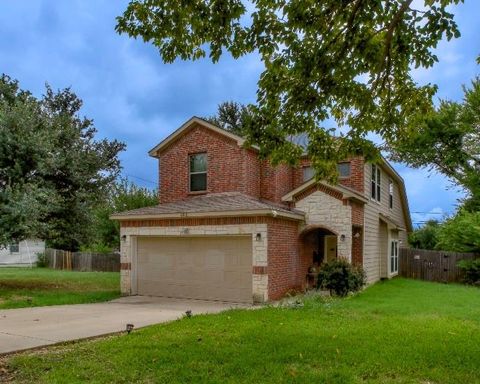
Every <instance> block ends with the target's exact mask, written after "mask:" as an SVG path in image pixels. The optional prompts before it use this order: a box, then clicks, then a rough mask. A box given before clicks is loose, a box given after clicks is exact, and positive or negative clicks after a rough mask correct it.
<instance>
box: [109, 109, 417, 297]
mask: <svg viewBox="0 0 480 384" xmlns="http://www.w3.org/2000/svg"><path fill="white" fill-rule="evenodd" d="M243 144H244V139H243V138H241V137H239V136H236V135H234V134H232V133H230V132H227V131H225V130H223V129H220V128H218V127H216V126H214V125H212V124H210V123H208V122H206V121H204V120H202V119H199V118H196V117H194V118H192V119H190V120H189V121H187V122H186V123H185V124H184V125H182V126H181V127H180V128H179V129H177V130H176V131H175V132H173V133H172V134H171V135H170V136H168V137H167V138H166V139H165V140H163V141H162V142H161V143H160V144H158V145H157V146H156V147H155V148H153V149H152V150H151V151H150V152H149V154H150V156H152V157H155V158H157V159H158V160H159V180H160V185H159V202H160V204H159V205H158V206H154V207H147V208H141V209H137V210H133V211H128V212H123V213H118V214H115V215H113V216H112V218H113V219H116V220H119V221H120V225H121V288H122V292H123V293H124V294H141V295H153V296H155V295H157V296H170V297H182V298H195V299H213V300H224V301H242V302H252V301H254V302H264V301H268V300H275V299H278V298H280V297H282V296H283V295H285V294H286V293H288V292H289V291H292V290H296V289H302V288H303V287H304V286H305V281H306V274H307V272H308V268H309V267H310V266H312V265H313V264H314V263H316V264H320V263H322V262H323V261H327V260H331V259H334V258H337V257H344V258H347V259H348V260H350V261H352V262H353V263H356V264H361V265H363V267H364V268H365V270H366V273H367V276H368V281H369V282H374V281H377V280H379V279H381V278H389V277H391V276H394V275H396V274H397V271H398V248H399V247H400V246H402V245H403V246H406V244H407V233H408V232H409V231H411V228H412V226H411V221H410V216H409V210H408V203H407V197H406V193H405V187H404V183H403V180H402V178H401V177H400V176H399V175H398V173H397V172H395V170H394V169H393V168H392V167H391V166H390V165H389V164H388V163H387V162H386V161H385V160H382V161H381V162H380V163H379V164H373V165H372V164H367V163H364V161H363V159H362V158H361V157H357V158H352V159H350V160H348V161H345V162H342V163H341V164H339V172H340V180H339V184H338V185H335V186H333V185H329V184H327V183H324V182H316V181H315V179H313V178H312V177H313V171H312V168H311V167H310V164H309V160H308V158H303V159H302V160H301V165H300V166H298V167H295V168H294V167H290V166H287V165H280V166H277V167H272V166H271V165H270V164H269V162H268V161H266V160H262V159H260V158H259V156H258V152H257V150H256V149H255V148H250V149H247V148H244V147H243Z"/></svg>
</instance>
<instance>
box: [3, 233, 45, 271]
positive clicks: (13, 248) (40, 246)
mask: <svg viewBox="0 0 480 384" xmlns="http://www.w3.org/2000/svg"><path fill="white" fill-rule="evenodd" d="M42 252H45V242H44V241H43V240H38V239H28V240H22V241H19V242H18V243H12V244H10V245H9V246H7V247H6V248H0V265H30V264H34V263H35V262H36V261H37V253H42Z"/></svg>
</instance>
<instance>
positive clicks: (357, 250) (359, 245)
mask: <svg viewBox="0 0 480 384" xmlns="http://www.w3.org/2000/svg"><path fill="white" fill-rule="evenodd" d="M350 205H351V207H352V236H353V238H352V264H358V265H363V224H364V206H363V204H359V203H355V202H353V201H352V202H350ZM356 233H358V234H359V236H357V237H355V234H356Z"/></svg>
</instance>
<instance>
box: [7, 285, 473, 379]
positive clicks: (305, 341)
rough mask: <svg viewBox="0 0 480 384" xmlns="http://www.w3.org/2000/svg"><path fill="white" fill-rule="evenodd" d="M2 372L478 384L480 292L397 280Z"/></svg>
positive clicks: (59, 353) (49, 353) (80, 346)
mask: <svg viewBox="0 0 480 384" xmlns="http://www.w3.org/2000/svg"><path fill="white" fill-rule="evenodd" d="M3 363H4V369H6V371H7V372H8V373H7V375H11V376H10V377H12V379H13V380H14V381H16V382H25V383H30V382H35V383H60V382H61V383H65V382H68V383H75V382H95V383H167V382H168V383H198V382H203V383H333V384H334V383H421V384H427V383H431V384H433V383H435V384H438V383H480V370H479V367H480V290H479V289H478V288H471V287H464V286H460V285H442V284H436V283H427V282H421V281H414V280H405V279H395V280H393V281H388V282H384V283H378V284H376V285H374V286H372V287H370V288H368V289H367V290H366V291H364V292H363V293H361V294H359V295H357V296H355V297H350V298H347V299H344V300H331V299H330V300H325V299H320V298H318V297H317V298H313V299H312V298H310V299H307V300H306V302H305V305H304V306H303V307H302V306H298V307H296V306H292V307H290V308H264V309H259V310H232V311H228V312H224V313H221V314H218V315H203V316H193V317H192V318H184V319H182V320H180V321H176V322H172V323H169V324H163V325H157V326H151V327H148V328H144V329H140V330H135V331H134V332H133V333H131V334H130V335H126V334H125V335H122V336H113V337H108V338H105V339H103V340H95V341H85V342H80V343H75V344H67V345H65V346H61V347H53V348H48V349H47V350H46V351H45V350H44V351H40V352H30V353H24V354H21V355H18V356H12V357H9V358H6V359H4V361H3ZM0 369H1V367H0Z"/></svg>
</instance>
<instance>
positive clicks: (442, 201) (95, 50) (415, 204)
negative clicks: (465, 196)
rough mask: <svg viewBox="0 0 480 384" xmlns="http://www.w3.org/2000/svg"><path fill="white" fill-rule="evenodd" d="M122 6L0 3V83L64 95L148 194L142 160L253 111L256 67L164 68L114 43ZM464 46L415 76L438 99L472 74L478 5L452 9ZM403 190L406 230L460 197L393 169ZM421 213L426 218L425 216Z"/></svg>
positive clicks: (450, 46) (446, 50)
mask: <svg viewBox="0 0 480 384" xmlns="http://www.w3.org/2000/svg"><path fill="white" fill-rule="evenodd" d="M127 3H128V1H125V0H120V1H119V0H117V1H111V0H68V1H64V0H0V36H1V37H0V73H2V72H3V73H6V74H8V75H10V76H11V77H13V78H16V79H18V80H19V81H20V84H21V87H22V88H24V89H28V90H30V91H31V92H33V93H34V94H35V95H37V96H41V95H42V93H43V91H44V85H45V83H46V82H47V83H49V84H50V85H51V86H52V87H53V88H55V89H60V88H65V87H72V89H73V90H74V92H75V93H77V95H78V96H79V97H80V98H82V99H83V101H84V108H83V114H84V115H86V116H88V117H89V118H93V119H94V120H95V125H96V127H97V128H98V131H99V136H101V137H108V138H112V139H113V138H116V139H118V140H121V141H124V142H126V143H127V150H126V152H124V153H123V154H122V156H121V159H122V163H123V167H124V170H123V172H124V175H125V176H127V177H128V178H129V179H130V180H132V181H134V182H136V183H138V184H142V185H145V186H149V187H154V186H155V183H156V177H157V176H156V175H157V174H156V162H155V161H154V160H153V159H151V158H149V157H148V156H147V151H148V150H149V149H150V148H151V147H153V146H154V145H155V144H157V143H158V142H159V141H160V140H162V139H163V138H164V137H165V136H166V135H167V134H169V133H170V132H171V131H172V130H174V129H175V128H177V127H178V126H179V125H181V124H182V123H183V122H184V121H185V120H187V119H188V118H190V117H191V116H192V115H197V116H208V115H211V114H213V113H214V112H215V110H216V107H217V105H218V104H219V103H221V102H222V101H225V100H235V101H239V102H242V103H249V102H254V101H255V91H256V82H257V79H258V76H259V74H260V72H261V70H262V64H261V62H259V60H258V58H257V57H255V56H253V55H252V56H248V57H245V58H243V59H241V60H237V61H235V60H232V59H230V58H223V59H222V60H221V61H220V63H218V64H215V65H214V64H211V63H210V62H208V60H203V61H197V62H181V61H177V62H175V63H174V64H163V63H162V61H161V59H160V57H159V55H158V53H157V51H156V50H155V48H154V47H153V46H150V45H148V44H144V43H143V42H142V41H135V40H133V39H129V38H128V37H127V36H123V35H122V36H119V35H117V34H116V33H115V31H114V26H115V17H116V16H118V15H120V14H121V13H122V12H123V10H124V9H125V8H126V5H127ZM452 12H453V13H454V14H455V15H456V20H457V22H458V24H459V27H460V30H461V33H462V37H461V38H460V39H458V40H455V41H451V42H442V43H441V45H440V46H439V48H438V49H437V55H438V57H439V59H440V62H439V63H438V64H437V65H436V66H435V67H434V68H433V69H429V70H419V71H416V72H415V78H416V79H417V81H418V82H420V83H428V82H430V83H435V84H438V86H439V91H438V97H440V98H444V99H445V98H448V99H452V100H461V98H462V91H461V86H462V84H468V83H469V82H470V80H471V79H472V78H473V77H474V76H476V75H479V74H480V67H479V66H477V65H476V64H475V58H476V57H477V56H478V55H479V54H480V28H479V26H478V15H479V14H480V2H479V1H478V0H466V1H465V4H462V5H459V6H456V7H453V8H452ZM396 168H397V170H398V171H399V172H400V174H401V175H402V176H403V178H404V179H405V182H406V186H407V191H408V197H409V201H410V209H411V211H412V218H413V221H414V222H417V223H419V222H422V221H424V220H425V219H426V218H428V217H435V218H441V217H442V215H444V214H449V213H452V212H453V211H454V209H455V206H456V202H457V199H458V198H459V197H461V196H462V194H461V191H459V190H458V189H456V188H454V187H452V186H451V184H450V183H449V181H448V180H446V179H445V178H443V177H441V176H439V175H435V174H432V173H430V172H429V171H428V170H414V169H409V168H407V167H404V166H402V165H401V164H398V165H396ZM427 213H431V215H428V214H427Z"/></svg>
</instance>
